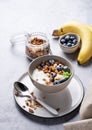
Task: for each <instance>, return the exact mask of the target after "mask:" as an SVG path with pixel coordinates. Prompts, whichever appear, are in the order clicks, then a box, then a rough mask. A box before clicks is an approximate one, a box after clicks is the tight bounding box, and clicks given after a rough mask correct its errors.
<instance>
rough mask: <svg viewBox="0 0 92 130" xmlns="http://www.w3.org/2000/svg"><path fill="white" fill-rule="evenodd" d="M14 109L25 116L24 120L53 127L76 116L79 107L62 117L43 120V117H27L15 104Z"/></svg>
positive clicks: (27, 114) (31, 115)
mask: <svg viewBox="0 0 92 130" xmlns="http://www.w3.org/2000/svg"><path fill="white" fill-rule="evenodd" d="M16 107H17V108H18V110H19V111H20V112H21V113H22V114H23V115H24V116H25V118H28V119H30V120H32V121H35V122H37V123H40V124H45V125H55V124H60V123H65V122H67V121H69V120H70V119H72V118H73V117H74V116H76V115H77V114H78V112H79V108H80V105H79V106H78V107H77V108H76V109H75V110H74V111H72V112H70V113H68V114H66V115H64V116H62V117H54V118H43V117H38V116H35V115H33V114H30V115H29V113H27V112H26V111H24V110H23V109H22V108H21V107H20V106H19V105H18V104H17V103H16Z"/></svg>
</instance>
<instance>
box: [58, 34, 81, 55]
mask: <svg viewBox="0 0 92 130" xmlns="http://www.w3.org/2000/svg"><path fill="white" fill-rule="evenodd" d="M66 35H72V36H75V37H76V39H77V43H76V44H75V45H74V46H71V47H69V46H65V45H63V44H62V43H61V42H60V41H61V39H63V38H64V37H65V36H66ZM59 45H60V48H61V49H62V50H63V52H65V53H74V52H75V51H76V50H77V49H78V48H79V47H80V36H79V35H78V34H75V33H67V34H65V35H62V36H60V38H59Z"/></svg>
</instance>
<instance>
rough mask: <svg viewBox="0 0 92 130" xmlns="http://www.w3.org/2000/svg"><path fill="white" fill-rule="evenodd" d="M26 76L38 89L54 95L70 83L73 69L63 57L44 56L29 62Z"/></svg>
mask: <svg viewBox="0 0 92 130" xmlns="http://www.w3.org/2000/svg"><path fill="white" fill-rule="evenodd" d="M28 74H29V77H30V79H31V81H32V82H33V84H34V85H35V87H37V88H38V89H40V90H41V91H45V92H49V93H51V92H52V93H53V92H54V93H55V92H59V91H61V90H63V89H64V88H65V87H66V86H67V85H68V84H69V82H70V81H71V79H72V77H73V75H74V69H73V66H72V65H71V63H70V62H69V61H68V60H66V59H65V58H63V57H60V56H55V55H45V56H41V57H39V58H36V59H35V60H34V61H32V62H31V64H30V65H29V69H28Z"/></svg>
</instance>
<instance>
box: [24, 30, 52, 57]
mask: <svg viewBox="0 0 92 130" xmlns="http://www.w3.org/2000/svg"><path fill="white" fill-rule="evenodd" d="M25 52H26V55H27V57H28V58H30V59H34V58H37V57H39V56H43V55H47V54H49V53H50V44H49V40H48V38H47V36H46V35H45V34H44V33H39V32H35V33H32V34H31V35H30V36H28V37H27V43H26V49H25Z"/></svg>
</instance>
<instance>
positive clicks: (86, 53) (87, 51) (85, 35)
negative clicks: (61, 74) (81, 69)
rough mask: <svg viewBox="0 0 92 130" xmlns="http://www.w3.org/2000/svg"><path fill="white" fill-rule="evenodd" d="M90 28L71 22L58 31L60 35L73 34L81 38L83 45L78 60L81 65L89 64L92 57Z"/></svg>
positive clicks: (91, 32) (91, 31) (91, 33)
mask: <svg viewBox="0 0 92 130" xmlns="http://www.w3.org/2000/svg"><path fill="white" fill-rule="evenodd" d="M90 28H91V27H89V26H88V25H84V24H81V23H78V22H70V23H67V24H65V25H63V26H62V27H61V28H60V29H58V34H59V35H63V34H66V33H70V32H73V33H76V34H78V35H79V36H80V38H81V42H82V44H81V49H80V52H79V55H78V59H77V61H78V63H79V64H83V63H85V62H87V61H88V60H89V59H90V58H91V56H92V29H91V30H90Z"/></svg>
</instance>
